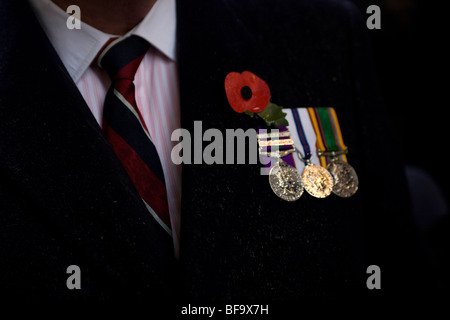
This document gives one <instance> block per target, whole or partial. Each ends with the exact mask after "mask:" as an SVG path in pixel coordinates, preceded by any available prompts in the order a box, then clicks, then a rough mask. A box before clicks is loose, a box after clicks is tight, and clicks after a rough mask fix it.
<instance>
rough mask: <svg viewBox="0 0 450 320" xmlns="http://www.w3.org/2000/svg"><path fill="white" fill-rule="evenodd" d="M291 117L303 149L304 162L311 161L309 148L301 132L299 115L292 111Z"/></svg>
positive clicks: (303, 133)
mask: <svg viewBox="0 0 450 320" xmlns="http://www.w3.org/2000/svg"><path fill="white" fill-rule="evenodd" d="M292 116H293V118H294V122H295V128H296V129H297V133H298V136H299V138H300V142H301V144H302V147H303V152H304V154H303V158H304V160H309V159H311V149H310V148H309V144H308V140H306V135H305V131H304V130H303V126H302V121H301V120H300V114H299V113H298V110H297V109H292Z"/></svg>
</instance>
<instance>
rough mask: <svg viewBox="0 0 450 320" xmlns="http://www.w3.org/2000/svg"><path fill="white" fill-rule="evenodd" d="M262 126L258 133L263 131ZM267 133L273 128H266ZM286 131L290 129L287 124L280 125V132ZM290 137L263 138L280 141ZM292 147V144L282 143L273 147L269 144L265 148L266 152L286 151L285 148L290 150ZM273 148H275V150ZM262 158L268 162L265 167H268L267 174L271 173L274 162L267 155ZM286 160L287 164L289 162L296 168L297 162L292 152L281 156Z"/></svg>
mask: <svg viewBox="0 0 450 320" xmlns="http://www.w3.org/2000/svg"><path fill="white" fill-rule="evenodd" d="M262 130H263V129H262V128H258V134H260V133H261V132H262ZM265 131H266V132H267V133H271V130H270V129H266V130H265ZM285 131H288V129H287V128H286V127H285V126H280V128H279V129H278V132H280V133H281V132H285ZM288 139H290V137H279V138H274V139H272V138H267V139H262V140H267V141H272V140H274V141H279V140H281V141H282V140H288ZM291 148H292V146H291V145H281V146H276V147H272V146H267V147H264V148H263V149H264V151H266V152H271V151H284V150H289V149H291ZM273 149H275V150H273ZM262 158H263V159H264V163H266V164H265V167H266V169H267V174H268V173H269V170H270V168H271V164H272V162H271V161H269V160H267V159H268V157H266V156H262ZM281 159H282V160H283V161H284V162H286V163H287V164H289V165H291V166H292V167H294V168H295V162H294V157H293V156H292V153H290V154H288V155H286V156H284V157H282V158H281Z"/></svg>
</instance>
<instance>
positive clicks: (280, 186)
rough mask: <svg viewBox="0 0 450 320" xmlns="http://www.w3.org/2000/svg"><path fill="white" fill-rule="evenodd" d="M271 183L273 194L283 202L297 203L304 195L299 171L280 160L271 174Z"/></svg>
mask: <svg viewBox="0 0 450 320" xmlns="http://www.w3.org/2000/svg"><path fill="white" fill-rule="evenodd" d="M269 183H270V187H271V188H272V190H273V192H274V193H275V194H276V195H277V196H278V197H280V198H281V199H283V200H286V201H295V200H298V199H299V198H300V197H301V195H302V194H303V184H302V179H301V178H300V175H299V174H298V172H297V170H296V169H295V168H294V167H292V166H290V165H289V164H287V163H286V162H284V161H282V160H280V161H278V162H277V163H276V164H275V165H274V166H273V167H272V168H271V169H270V172H269Z"/></svg>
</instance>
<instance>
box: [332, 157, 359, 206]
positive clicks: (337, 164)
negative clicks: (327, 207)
mask: <svg viewBox="0 0 450 320" xmlns="http://www.w3.org/2000/svg"><path fill="white" fill-rule="evenodd" d="M327 169H328V171H329V172H330V173H331V175H332V176H333V178H334V186H333V193H334V194H335V195H337V196H339V197H342V198H348V197H351V196H352V195H354V194H355V193H356V191H357V190H358V184H359V180H358V176H357V174H356V171H355V169H353V167H352V166H351V165H349V164H348V163H347V162H344V161H342V160H333V161H331V163H330V164H329V165H328V167H327Z"/></svg>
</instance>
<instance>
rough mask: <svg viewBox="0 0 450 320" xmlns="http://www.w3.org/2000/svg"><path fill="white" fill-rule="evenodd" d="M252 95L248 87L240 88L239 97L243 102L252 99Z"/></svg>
mask: <svg viewBox="0 0 450 320" xmlns="http://www.w3.org/2000/svg"><path fill="white" fill-rule="evenodd" d="M252 95H253V93H252V89H250V87H248V86H245V87H242V88H241V96H242V98H243V99H244V100H250V99H251V97H252Z"/></svg>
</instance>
